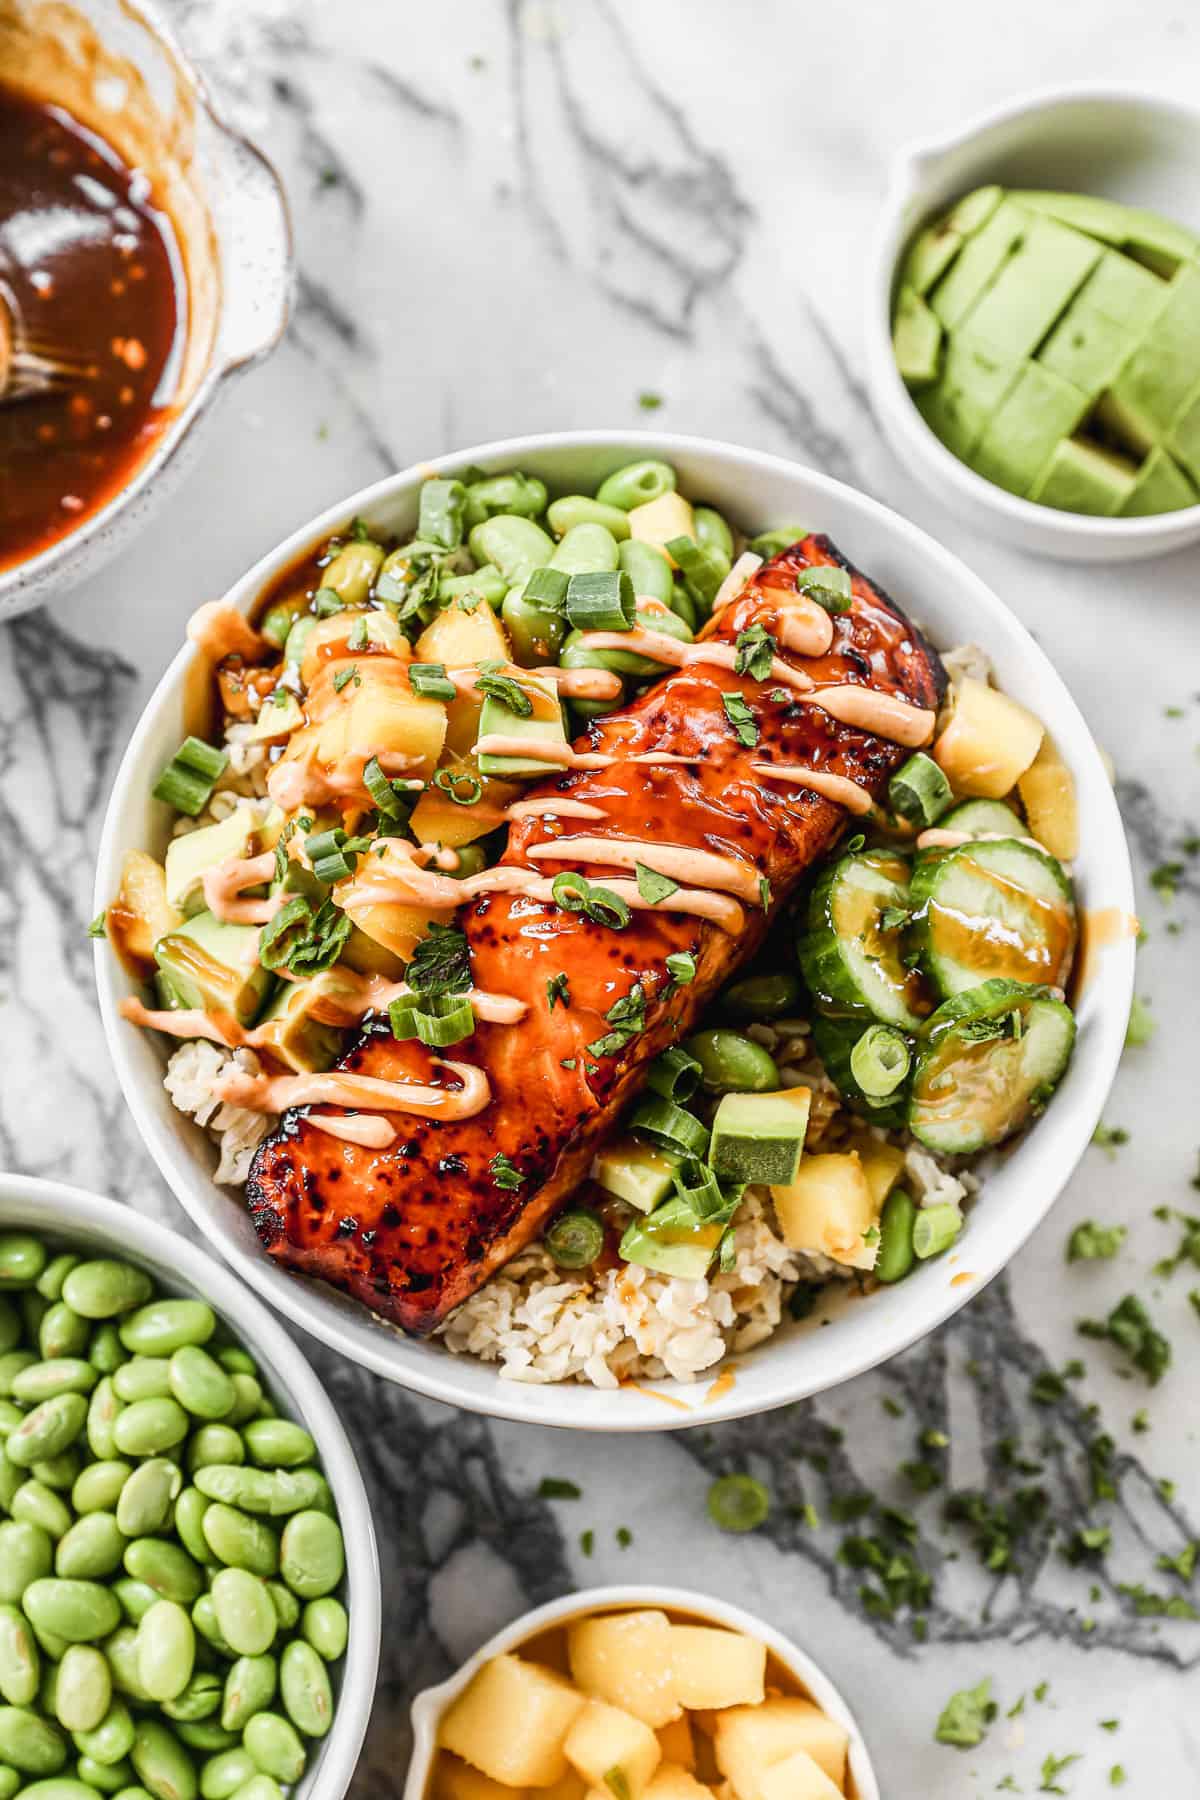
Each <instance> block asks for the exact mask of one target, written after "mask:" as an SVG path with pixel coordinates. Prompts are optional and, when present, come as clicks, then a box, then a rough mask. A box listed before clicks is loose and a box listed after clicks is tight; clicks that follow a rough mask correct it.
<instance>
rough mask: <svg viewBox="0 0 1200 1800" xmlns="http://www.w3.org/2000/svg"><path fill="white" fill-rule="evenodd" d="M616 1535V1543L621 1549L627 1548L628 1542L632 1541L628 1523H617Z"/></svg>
mask: <svg viewBox="0 0 1200 1800" xmlns="http://www.w3.org/2000/svg"><path fill="white" fill-rule="evenodd" d="M616 1537H617V1543H618V1545H619V1546H620V1548H621V1549H622V1550H628V1548H629V1546H630V1544H632V1542H633V1533H632V1531H630V1529H629V1527H628V1525H618V1526H617V1532H616Z"/></svg>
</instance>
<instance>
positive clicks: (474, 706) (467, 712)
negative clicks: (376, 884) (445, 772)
mask: <svg viewBox="0 0 1200 1800" xmlns="http://www.w3.org/2000/svg"><path fill="white" fill-rule="evenodd" d="M510 654H511V652H510V650H509V644H508V634H507V633H506V632H505V629H504V627H503V625H502V624H501V623H500V621H499V619H498V618H497V617H496V615H495V613H494V612H493V611H492V609H491V607H490V606H487V605H485V604H484V603H483V602H482V601H481V602H480V603H479V605H478V606H476V607H474V608H473V609H472V610H471V611H470V612H464V611H463V609H462V607H461V606H460V605H458V604H457V603H455V604H454V605H453V606H448V607H446V609H445V611H443V612H440V613H438V614H436V616H435V617H434V618H432V619H431V620H430V621H429V624H428V625H427V626H426V627H425V629H424V631H423V632H422V633H421V635H420V637H419V638H418V639H417V648H416V655H415V660H416V661H417V662H432V663H442V664H443V665H444V666H445V667H446V668H447V669H462V668H467V667H469V666H470V665H471V664H472V663H482V662H493V661H496V660H498V661H500V662H503V663H507V662H508V660H509V656H510ZM482 706H483V698H482V696H481V695H479V694H477V693H475V691H474V690H473V689H468V690H467V691H466V692H465V693H459V694H456V695H455V697H454V699H453V700H451V701H449V702H448V703H447V707H446V710H447V714H448V723H447V727H446V745H447V748H448V749H450V750H452V751H454V753H455V754H456V755H458V756H463V755H465V754H466V753H467V751H468V750H470V749H471V748H472V746H473V745H474V742H475V739H476V737H477V736H478V735H479V714H480V711H481V709H482ZM459 810H460V811H463V810H474V809H464V808H459ZM442 841H443V842H444V843H445V842H448V841H449V840H448V839H443V840H442ZM464 841H465V840H464Z"/></svg>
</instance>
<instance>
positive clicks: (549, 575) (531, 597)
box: [521, 569, 568, 612]
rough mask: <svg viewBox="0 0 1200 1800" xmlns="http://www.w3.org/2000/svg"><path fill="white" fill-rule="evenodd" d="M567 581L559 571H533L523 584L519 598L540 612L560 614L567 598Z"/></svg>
mask: <svg viewBox="0 0 1200 1800" xmlns="http://www.w3.org/2000/svg"><path fill="white" fill-rule="evenodd" d="M567 587H568V580H567V577H566V575H564V573H563V571H562V570H561V569H535V570H534V571H533V574H532V575H531V576H530V577H529V580H528V581H527V582H526V583H525V592H524V593H523V594H522V596H521V598H522V599H523V600H527V601H528V602H529V604H530V606H536V607H539V608H540V609H541V611H542V612H561V611H562V609H563V606H564V604H565V603H566V598H567Z"/></svg>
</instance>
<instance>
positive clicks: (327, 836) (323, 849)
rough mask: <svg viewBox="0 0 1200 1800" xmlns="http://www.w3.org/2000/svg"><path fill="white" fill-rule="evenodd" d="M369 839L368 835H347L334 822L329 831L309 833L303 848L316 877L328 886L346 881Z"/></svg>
mask: <svg viewBox="0 0 1200 1800" xmlns="http://www.w3.org/2000/svg"><path fill="white" fill-rule="evenodd" d="M369 842H370V839H369V838H362V837H358V838H352V837H347V835H346V833H345V832H344V831H343V830H342V828H341V826H340V825H335V826H334V827H333V828H332V830H329V831H314V832H312V833H311V834H310V835H309V836H308V837H307V838H305V840H304V849H305V852H306V854H307V856H308V860H309V863H310V864H311V866H312V872H313V874H314V875H315V876H316V878H317V880H318V881H323V882H324V883H325V886H326V887H332V886H333V884H334V882H335V881H347V880H348V879H349V878H350V876H351V875H353V873H354V868H355V864H356V863H357V861H358V858H359V855H360V854H361V852H362V851H363V850H365V849H366V848H367V845H368V844H369Z"/></svg>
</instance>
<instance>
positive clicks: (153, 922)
mask: <svg viewBox="0 0 1200 1800" xmlns="http://www.w3.org/2000/svg"><path fill="white" fill-rule="evenodd" d="M107 916H108V932H109V936H110V937H111V938H112V940H113V943H114V944H115V946H116V948H117V950H118V951H119V952H120V954H121V955H123V956H125V957H127V958H128V959H130V960H131V961H133V962H135V963H145V964H147V965H148V966H150V965H153V962H154V946H155V944H156V943H157V942H158V940H159V938H160V937H165V935H166V934H167V932H168V931H174V930H175V928H176V927H177V926H178V925H179V924H180V923H181V915H180V914H179V913H178V912H176V910H175V908H174V907H173V906H172V905H171V903H170V901H169V900H168V899H167V875H166V870H165V869H164V868H163V866H162V864H161V863H159V862H155V860H154V858H153V857H152V856H147V855H146V853H145V851H144V850H131V851H130V852H129V854H128V855H127V856H126V858H125V861H124V863H123V864H122V866H121V885H120V887H119V889H118V890H117V897H116V899H115V900H114V901H113V903H112V905H111V906H110V907H109V909H108V915H107Z"/></svg>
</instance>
